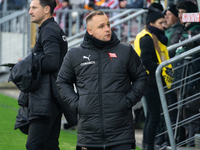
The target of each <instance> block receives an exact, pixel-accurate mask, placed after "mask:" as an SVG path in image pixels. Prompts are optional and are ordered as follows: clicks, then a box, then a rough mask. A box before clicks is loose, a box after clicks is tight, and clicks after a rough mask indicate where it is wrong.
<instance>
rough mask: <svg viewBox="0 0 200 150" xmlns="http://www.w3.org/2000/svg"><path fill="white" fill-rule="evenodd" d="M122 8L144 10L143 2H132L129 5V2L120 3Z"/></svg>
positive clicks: (139, 0)
mask: <svg viewBox="0 0 200 150" xmlns="http://www.w3.org/2000/svg"><path fill="white" fill-rule="evenodd" d="M120 6H121V8H143V0H131V1H130V3H127V0H123V1H121V2H120Z"/></svg>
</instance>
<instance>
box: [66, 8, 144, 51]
mask: <svg viewBox="0 0 200 150" xmlns="http://www.w3.org/2000/svg"><path fill="white" fill-rule="evenodd" d="M127 12H129V13H130V11H127ZM146 12H147V10H145V9H142V10H139V11H137V12H135V13H134V14H131V15H129V16H127V17H125V18H123V19H120V20H119V21H117V22H115V23H113V24H111V28H113V27H115V26H118V25H119V24H121V23H123V22H125V21H128V20H130V19H131V18H135V17H137V16H138V15H141V14H144V13H146ZM82 32H83V35H84V34H85V32H86V31H82ZM82 32H81V34H82ZM68 40H69V39H68ZM82 41H83V38H81V39H78V40H76V41H75V42H73V43H69V46H68V48H69V49H70V48H72V47H73V46H76V45H78V44H80V43H81V42H82Z"/></svg>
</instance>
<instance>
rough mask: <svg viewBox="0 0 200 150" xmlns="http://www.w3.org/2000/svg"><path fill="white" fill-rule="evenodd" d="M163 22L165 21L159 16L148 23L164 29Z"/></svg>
mask: <svg viewBox="0 0 200 150" xmlns="http://www.w3.org/2000/svg"><path fill="white" fill-rule="evenodd" d="M164 23H165V18H159V19H157V20H156V21H155V22H154V23H150V25H151V26H153V27H156V28H158V29H160V30H162V31H164V27H165V24H164Z"/></svg>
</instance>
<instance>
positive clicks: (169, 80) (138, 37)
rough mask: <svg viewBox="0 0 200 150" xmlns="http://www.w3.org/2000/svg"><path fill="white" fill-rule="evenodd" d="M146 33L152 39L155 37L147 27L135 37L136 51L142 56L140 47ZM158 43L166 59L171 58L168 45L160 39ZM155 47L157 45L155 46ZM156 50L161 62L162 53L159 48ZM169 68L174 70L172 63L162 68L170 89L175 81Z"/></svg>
mask: <svg viewBox="0 0 200 150" xmlns="http://www.w3.org/2000/svg"><path fill="white" fill-rule="evenodd" d="M146 34H148V35H149V36H150V37H151V38H152V39H153V36H152V34H151V33H150V32H148V31H146V30H145V29H143V30H142V31H141V32H140V33H138V34H137V36H136V38H135V41H134V47H135V51H136V53H137V54H138V55H139V56H140V55H141V49H140V39H141V38H142V37H144V36H145V35H146ZM158 45H159V47H160V50H161V52H162V54H163V55H165V56H164V57H165V60H168V59H169V53H168V50H167V46H166V45H164V44H162V43H161V42H160V41H159V40H158ZM154 47H155V46H154ZM155 52H156V56H157V59H158V64H161V63H162V61H161V57H160V54H159V53H158V51H157V49H156V48H155ZM167 69H170V70H171V71H172V65H171V64H169V65H167V66H165V67H164V68H163V69H162V76H163V78H164V81H165V83H166V86H167V88H168V89H170V88H171V84H172V82H173V77H171V76H169V75H168V74H167V73H166V71H167ZM147 72H148V73H149V71H148V70H147Z"/></svg>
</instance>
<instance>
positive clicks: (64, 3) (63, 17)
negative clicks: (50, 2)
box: [60, 0, 71, 36]
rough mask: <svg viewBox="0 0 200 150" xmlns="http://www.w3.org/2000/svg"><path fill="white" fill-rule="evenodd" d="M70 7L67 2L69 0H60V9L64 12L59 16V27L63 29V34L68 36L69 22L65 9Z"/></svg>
mask: <svg viewBox="0 0 200 150" xmlns="http://www.w3.org/2000/svg"><path fill="white" fill-rule="evenodd" d="M69 9H71V5H70V4H69V0H63V1H62V8H61V10H64V11H65V13H63V14H62V15H61V17H60V27H61V28H62V29H65V34H66V35H67V36H68V31H69V22H68V18H69V17H68V13H67V11H68V10H69Z"/></svg>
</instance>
